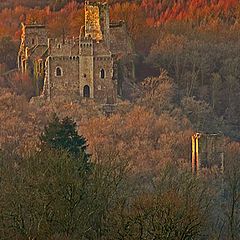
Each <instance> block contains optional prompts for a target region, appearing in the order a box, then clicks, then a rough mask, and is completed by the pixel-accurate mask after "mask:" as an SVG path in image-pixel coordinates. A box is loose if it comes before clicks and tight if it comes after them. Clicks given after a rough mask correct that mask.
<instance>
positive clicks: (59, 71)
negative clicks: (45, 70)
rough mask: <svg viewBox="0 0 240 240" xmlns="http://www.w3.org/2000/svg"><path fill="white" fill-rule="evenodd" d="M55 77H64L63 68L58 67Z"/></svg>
mask: <svg viewBox="0 0 240 240" xmlns="http://www.w3.org/2000/svg"><path fill="white" fill-rule="evenodd" d="M55 75H56V77H61V76H62V75H63V70H62V68H61V67H56V72H55Z"/></svg>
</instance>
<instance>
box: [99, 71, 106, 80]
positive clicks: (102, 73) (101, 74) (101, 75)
mask: <svg viewBox="0 0 240 240" xmlns="http://www.w3.org/2000/svg"><path fill="white" fill-rule="evenodd" d="M100 77H101V78H102V79H104V78H105V71H104V69H101V71H100Z"/></svg>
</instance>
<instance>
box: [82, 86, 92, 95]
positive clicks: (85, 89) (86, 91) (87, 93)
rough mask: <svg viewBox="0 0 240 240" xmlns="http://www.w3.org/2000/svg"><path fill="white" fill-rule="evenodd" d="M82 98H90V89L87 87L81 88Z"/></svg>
mask: <svg viewBox="0 0 240 240" xmlns="http://www.w3.org/2000/svg"><path fill="white" fill-rule="evenodd" d="M83 97H85V98H90V87H89V86H88V85H85V86H84V88H83Z"/></svg>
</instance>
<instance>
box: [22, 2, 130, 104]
mask: <svg viewBox="0 0 240 240" xmlns="http://www.w3.org/2000/svg"><path fill="white" fill-rule="evenodd" d="M132 54H133V47H132V44H131V39H130V37H129V36H128V34H127V31H126V28H125V25H124V24H123V23H122V22H121V23H114V24H111V23H110V20H109V6H108V4H106V3H103V4H102V3H89V2H85V25H84V26H82V28H81V30H80V36H79V37H78V38H70V39H65V40H64V41H63V40H62V39H47V32H46V29H45V27H44V26H42V25H23V31H22V43H21V46H20V51H19V69H21V70H22V71H35V70H36V69H40V68H41V69H42V68H44V86H43V91H42V96H43V97H44V98H45V99H47V100H49V101H58V100H63V101H71V102H81V101H82V100H87V99H92V100H94V101H96V102H98V103H101V104H107V103H116V101H117V97H118V94H119V93H120V92H121V91H119V89H121V87H122V79H121V80H120V79H119V78H118V76H119V74H118V72H117V71H118V70H119V67H118V64H119V62H120V61H119V60H120V59H123V58H125V59H126V58H128V59H131V58H130V57H129V56H130V55H132ZM26 65H27V66H29V67H26ZM32 66H34V67H33V68H31V67H32ZM128 66H129V64H128ZM130 72H131V71H130Z"/></svg>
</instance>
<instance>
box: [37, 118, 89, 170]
mask: <svg viewBox="0 0 240 240" xmlns="http://www.w3.org/2000/svg"><path fill="white" fill-rule="evenodd" d="M40 140H41V149H44V148H51V149H56V150H60V151H66V152H68V153H69V154H70V155H71V156H73V157H74V158H77V159H78V160H81V161H82V163H83V164H84V167H85V169H86V170H89V169H90V163H89V160H90V155H89V154H88V153H87V140H86V139H85V138H84V137H83V136H81V135H79V134H78V132H77V130H76V123H75V122H74V121H73V120H72V119H70V118H69V117H65V118H63V119H62V120H60V119H59V118H58V116H57V115H56V114H55V115H54V116H53V118H52V120H51V121H50V123H49V124H48V126H46V127H45V130H44V132H43V134H42V135H41V137H40Z"/></svg>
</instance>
